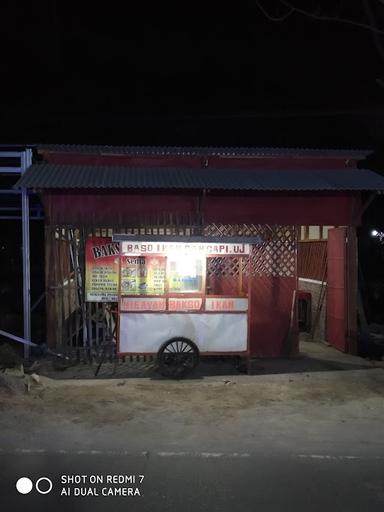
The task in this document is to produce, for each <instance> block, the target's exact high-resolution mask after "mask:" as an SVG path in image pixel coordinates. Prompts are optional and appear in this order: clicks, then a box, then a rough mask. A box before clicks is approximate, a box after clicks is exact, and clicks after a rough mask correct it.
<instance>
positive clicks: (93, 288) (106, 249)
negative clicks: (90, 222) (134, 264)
mask: <svg viewBox="0 0 384 512" xmlns="http://www.w3.org/2000/svg"><path fill="white" fill-rule="evenodd" d="M119 254H120V245H119V243H118V242H112V239H111V238H109V237H90V238H88V239H87V244H86V258H85V297H86V301H88V302H102V301H105V302H116V301H117V287H118V276H119V270H118V269H119Z"/></svg>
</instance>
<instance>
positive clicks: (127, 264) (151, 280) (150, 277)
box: [120, 256, 165, 295]
mask: <svg viewBox="0 0 384 512" xmlns="http://www.w3.org/2000/svg"><path fill="white" fill-rule="evenodd" d="M120 290H121V293H122V294H123V295H124V294H126V295H136V294H137V295H164V293H165V258H164V256H127V257H125V256H124V257H122V258H121V283H120Z"/></svg>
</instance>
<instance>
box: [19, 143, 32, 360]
mask: <svg viewBox="0 0 384 512" xmlns="http://www.w3.org/2000/svg"><path fill="white" fill-rule="evenodd" d="M31 164H32V150H31V149H26V150H25V152H24V153H22V155H21V172H22V173H24V172H25V171H26V170H27V169H28V167H29V166H30V165H31ZM21 209H22V247H23V319H24V339H25V340H27V341H31V270H30V240H29V196H28V190H27V189H26V188H23V189H22V192H21ZM29 356H30V346H29V345H27V344H26V345H24V358H25V359H29Z"/></svg>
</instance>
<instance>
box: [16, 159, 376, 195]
mask: <svg viewBox="0 0 384 512" xmlns="http://www.w3.org/2000/svg"><path fill="white" fill-rule="evenodd" d="M15 187H26V188H32V189H212V190H255V191H256V190H260V191H273V190H276V191H278V190H281V191H284V190H286V191H310V190H313V191H321V190H324V191H326V190H333V191H337V190H340V191H342V190H351V191H352V190H384V177H383V176H380V175H379V174H376V173H374V172H373V171H370V170H367V169H356V168H345V169H335V170H329V169H308V170H306V169H283V170H282V169H236V168H231V169H216V168H199V169H192V168H164V167H117V166H102V165H61V164H35V165H32V166H31V167H30V168H29V169H28V170H27V171H26V172H25V174H24V175H23V176H22V177H21V178H20V179H19V181H18V182H17V183H16V185H15Z"/></svg>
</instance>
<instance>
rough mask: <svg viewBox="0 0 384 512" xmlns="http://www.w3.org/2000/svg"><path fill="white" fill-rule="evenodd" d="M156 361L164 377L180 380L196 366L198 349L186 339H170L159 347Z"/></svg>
mask: <svg viewBox="0 0 384 512" xmlns="http://www.w3.org/2000/svg"><path fill="white" fill-rule="evenodd" d="M157 360H158V368H159V372H160V373H161V374H162V375H164V377H169V378H171V379H182V378H183V377H185V375H187V374H188V373H189V372H191V371H192V370H193V369H194V368H196V366H197V365H198V363H199V349H198V348H197V346H196V345H195V344H194V343H193V341H191V340H189V339H188V338H183V337H175V338H171V339H169V340H168V341H166V342H165V343H163V344H162V345H161V347H160V349H159V351H158V353H157Z"/></svg>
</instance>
